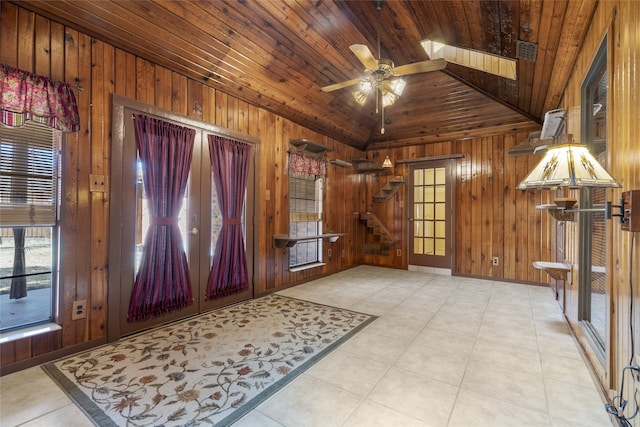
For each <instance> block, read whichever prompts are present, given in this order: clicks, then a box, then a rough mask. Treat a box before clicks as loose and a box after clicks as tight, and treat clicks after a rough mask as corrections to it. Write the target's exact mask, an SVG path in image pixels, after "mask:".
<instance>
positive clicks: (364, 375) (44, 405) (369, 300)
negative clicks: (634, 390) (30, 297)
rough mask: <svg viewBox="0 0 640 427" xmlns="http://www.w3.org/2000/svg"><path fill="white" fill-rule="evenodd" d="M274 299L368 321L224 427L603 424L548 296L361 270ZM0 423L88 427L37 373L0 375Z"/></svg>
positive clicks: (599, 404)
mask: <svg viewBox="0 0 640 427" xmlns="http://www.w3.org/2000/svg"><path fill="white" fill-rule="evenodd" d="M281 294H284V295H288V296H291V297H296V298H301V299H306V300H310V301H315V302H319V303H324V304H328V305H333V306H339V307H344V308H349V309H352V310H357V311H362V312H367V313H371V314H376V315H378V316H380V317H379V319H378V320H376V321H375V322H374V323H373V324H371V325H370V326H369V327H367V328H366V329H365V330H363V331H362V332H360V333H359V334H358V335H356V336H355V337H353V338H352V339H351V340H349V341H348V342H346V343H345V344H344V345H342V346H341V347H340V348H338V349H337V350H335V351H334V352H333V353H331V354H330V355H328V356H327V357H325V358H324V359H322V360H321V361H320V362H319V363H317V364H316V365H315V366H313V367H311V368H310V369H309V370H308V371H306V372H305V373H303V374H302V375H300V376H299V377H298V378H297V379H295V380H294V381H293V382H291V383H290V384H289V385H288V386H286V387H284V388H283V389H282V390H280V391H279V392H277V393H276V394H274V395H273V396H272V397H271V398H269V399H268V400H267V401H265V402H264V403H262V404H261V405H260V406H258V407H257V408H256V409H255V410H253V411H252V412H250V413H249V414H248V415H247V416H245V417H244V418H243V419H241V420H239V421H238V422H237V423H236V424H235V427H272V426H273V427H282V426H287V427H298V426H303V427H312V426H323V427H324V426H342V427H356V426H359V427H378V426H379V427H387V426H389V427H398V426H403V427H404V426H406V427H440V426H443V427H444V426H447V427H484V426H487V427H500V426H505V427H506V426H509V427H513V426H523V427H532V426H554V427H560V426H563V427H566V426H574V427H578V426H580V427H590V426H593V427H603V426H604V427H607V426H612V425H613V424H612V423H611V421H610V420H609V419H608V417H607V415H606V413H605V411H604V403H603V401H602V399H601V396H600V395H599V394H598V392H597V388H596V387H595V385H594V382H593V379H592V377H591V375H590V373H589V371H588V369H587V367H586V365H585V363H584V361H583V359H582V357H581V355H580V353H579V350H578V348H577V346H576V343H575V340H574V338H573V336H572V335H571V333H570V331H569V328H568V326H567V325H566V323H565V321H564V320H563V317H562V314H561V311H560V308H559V307H558V305H557V303H556V301H555V300H554V299H553V294H552V292H551V290H550V289H549V288H546V287H537V286H526V285H520V284H513V283H505V282H494V281H489V280H478V279H469V278H460V277H446V276H436V275H432V274H428V273H421V272H412V271H401V270H395V269H385V268H378V267H368V266H361V267H357V268H354V269H351V270H348V271H345V272H342V273H339V274H336V275H333V276H330V277H326V278H322V279H319V280H315V281H313V282H309V283H306V284H303V285H300V286H296V287H294V288H290V289H287V290H285V291H282V292H281ZM0 389H1V395H0V405H1V406H0V425H1V426H2V427H10V426H18V425H19V426H48V427H57V426H64V427H75V426H90V425H92V424H91V422H90V421H89V420H88V419H87V418H86V417H85V416H84V415H83V413H82V412H81V411H80V410H79V409H77V408H76V406H75V405H74V404H73V403H71V401H70V400H69V399H68V398H67V397H66V395H65V394H64V393H63V392H62V391H61V390H60V389H59V388H58V387H57V386H56V385H54V383H53V382H52V381H51V380H50V379H49V378H48V377H47V375H46V374H45V373H44V372H43V371H42V370H41V369H40V368H39V367H36V368H31V369H27V370H25V371H22V372H18V373H15V374H11V375H7V376H5V377H2V378H0Z"/></svg>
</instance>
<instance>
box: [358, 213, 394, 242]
mask: <svg viewBox="0 0 640 427" xmlns="http://www.w3.org/2000/svg"><path fill="white" fill-rule="evenodd" d="M360 221H362V222H364V223H366V224H367V227H368V228H369V229H370V230H372V232H373V234H374V235H375V236H377V237H378V238H379V239H380V244H381V245H382V246H383V247H386V248H389V247H391V246H395V245H396V244H397V243H398V242H397V241H396V240H395V239H394V238H393V236H392V235H391V233H390V232H389V230H387V228H386V227H385V226H384V225H382V222H380V219H378V217H377V216H375V215H374V214H373V213H371V212H363V213H361V214H360Z"/></svg>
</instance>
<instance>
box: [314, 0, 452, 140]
mask: <svg viewBox="0 0 640 427" xmlns="http://www.w3.org/2000/svg"><path fill="white" fill-rule="evenodd" d="M383 2H384V1H383V0H381V1H378V2H377V6H376V10H377V12H378V22H377V23H378V26H377V39H378V40H377V41H378V59H376V58H375V57H374V56H373V54H372V53H371V50H369V47H368V46H367V45H364V44H354V45H351V46H349V49H351V51H352V52H353V53H354V54H355V55H356V57H357V58H358V59H359V60H360V62H361V63H362V65H364V72H365V76H363V77H360V78H357V79H351V80H347V81H344V82H341V83H335V84H332V85H329V86H325V87H323V88H322V91H323V92H332V91H334V90H338V89H343V88H347V87H350V86H356V85H358V88H357V89H356V90H354V91H353V92H352V95H353V97H354V98H355V100H356V102H358V103H359V104H360V105H364V104H365V102H366V101H367V98H368V95H369V94H370V93H371V92H375V96H376V113H378V111H379V108H380V106H381V107H382V108H381V110H382V127H381V129H380V133H382V134H384V107H388V106H390V105H393V104H394V103H395V102H396V100H397V99H398V98H399V97H400V95H402V91H403V90H404V87H405V85H406V83H405V81H404V80H402V79H401V78H400V77H401V76H406V75H409V74H417V73H425V72H429V71H437V70H442V69H444V68H445V67H446V65H447V63H446V61H445V60H444V59H442V58H439V59H432V60H427V61H421V62H414V63H412V64H406V65H401V66H398V67H395V66H394V64H393V61H391V60H389V59H384V58H382V57H381V54H380V9H381V5H382V3H383Z"/></svg>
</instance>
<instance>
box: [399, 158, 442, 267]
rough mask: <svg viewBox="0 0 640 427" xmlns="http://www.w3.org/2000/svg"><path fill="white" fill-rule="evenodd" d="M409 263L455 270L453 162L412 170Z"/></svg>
mask: <svg viewBox="0 0 640 427" xmlns="http://www.w3.org/2000/svg"><path fill="white" fill-rule="evenodd" d="M409 182H410V188H409V203H410V206H411V214H410V215H412V216H411V217H410V219H409V221H410V236H409V249H410V250H409V264H412V265H419V266H428V267H438V268H451V247H452V245H451V239H452V232H451V224H452V223H453V222H452V220H451V212H452V207H451V193H452V192H451V173H450V167H449V162H437V163H436V162H430V163H429V165H428V166H426V165H424V166H416V167H414V168H412V169H411V171H410V181H409Z"/></svg>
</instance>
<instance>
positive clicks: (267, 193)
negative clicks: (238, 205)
mask: <svg viewBox="0 0 640 427" xmlns="http://www.w3.org/2000/svg"><path fill="white" fill-rule="evenodd" d="M264 199H265V200H271V190H266V191H265V192H264Z"/></svg>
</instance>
